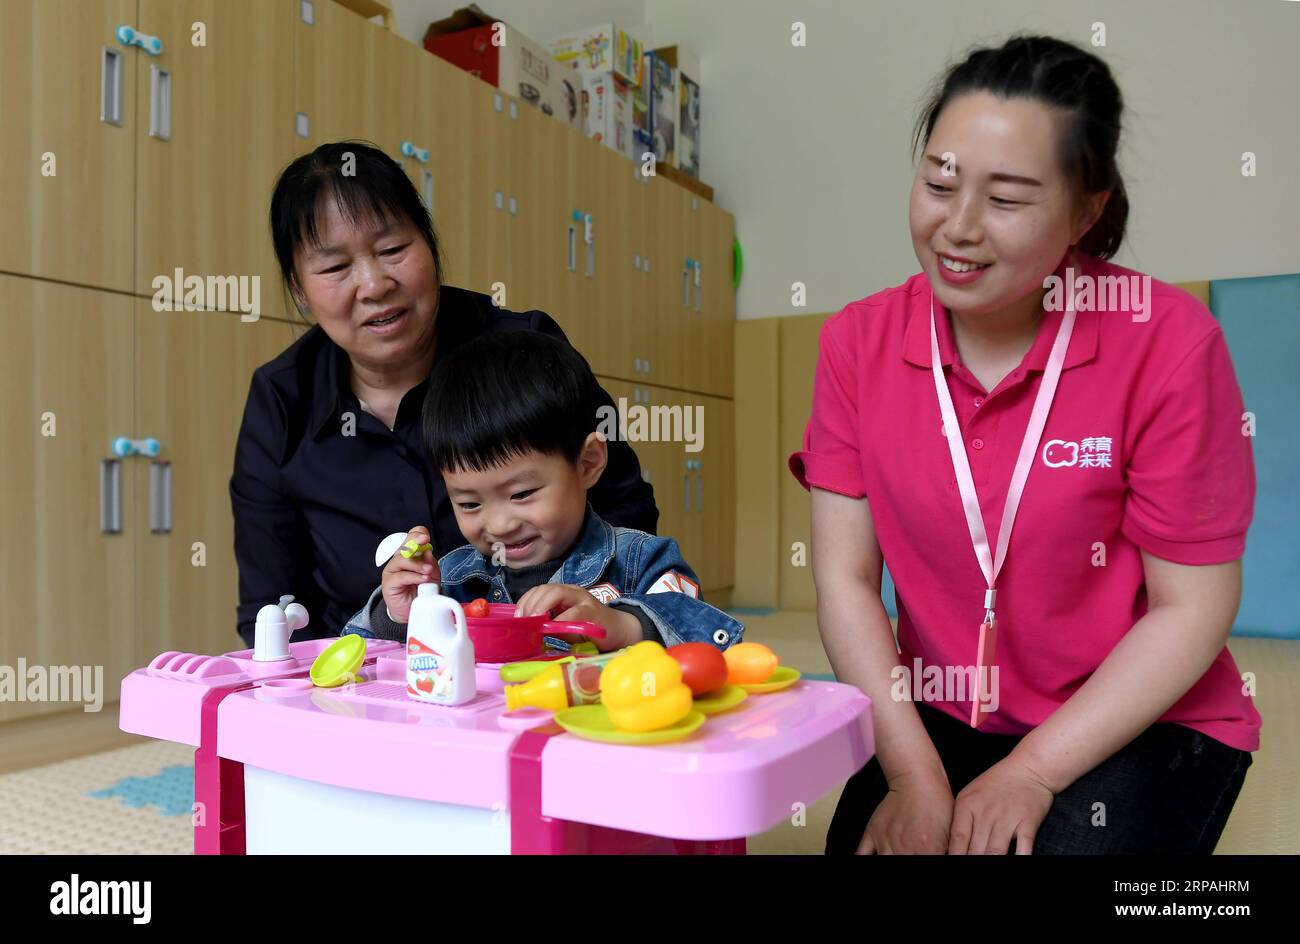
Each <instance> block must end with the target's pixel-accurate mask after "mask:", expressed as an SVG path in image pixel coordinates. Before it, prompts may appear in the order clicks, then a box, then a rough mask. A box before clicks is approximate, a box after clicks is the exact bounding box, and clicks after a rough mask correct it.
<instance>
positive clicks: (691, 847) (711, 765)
mask: <svg viewBox="0 0 1300 944" xmlns="http://www.w3.org/2000/svg"><path fill="white" fill-rule="evenodd" d="M332 641H333V640H328V639H326V640H312V641H309V642H302V643H294V644H292V645H291V647H290V651H291V652H292V654H293V656H294V658H293V659H290V660H287V661H284V662H275V663H255V662H253V661H252V659H251V656H252V651H251V650H245V651H242V652H234V653H229V654H227V655H225V656H201V655H194V654H192V653H174V652H173V653H163V654H162V655H160V656H159V657H158V658H156V659H154V660H153V662H151V663H150V664H149V666H148V667H146V668H143V669H137V670H136V671H134V672H132V673H131V674H130V675H128V676H127V677H126V678H125V679H123V681H122V698H121V717H120V721H119V724H120V727H121V729H122V730H123V731H127V732H130V733H132V734H141V735H145V736H147V737H154V738H159V739H162V740H168V741H176V742H179V743H182V744H191V745H193V746H194V747H195V748H197V750H196V751H195V761H194V791H195V796H194V798H195V824H196V825H195V830H194V850H195V852H198V853H243V852H248V853H268V852H274V853H280V852H283V853H295V852H321V853H324V852H354V853H366V852H377V853H378V852H448V853H492V852H496V853H566V852H633V853H636V852H668V853H674V852H676V853H730V852H744V851H745V837H747V836H753V835H756V834H758V833H762V832H764V831H766V830H768V829H771V828H772V827H773V826H775V825H776V824H778V823H779V822H781V821H782V820H785V819H787V818H789V817H790V816H791V815H792V814H793V813H794V812H795V811H797V810H798V809H800V808H801V807H800V805H802V806H805V807H806V806H808V805H811V804H812V803H814V802H815V801H816V800H818V799H820V798H821V797H822V796H824V795H825V794H826V793H827V792H829V791H830V790H832V789H834V787H836V786H837V785H838V784H840V783H842V782H844V781H845V780H847V779H848V778H849V777H850V776H852V775H853V773H854V772H856V771H857V770H858V769H859V768H860V767H861V766H862V765H863V764H865V763H866V762H867V760H868V759H869V758H870V757H871V755H872V752H873V742H872V734H871V712H870V701H869V700H868V699H867V697H866V696H865V695H863V694H862V693H861V692H860V691H858V690H857V689H856V688H853V687H852V686H849V685H840V684H835V683H831V682H817V681H800V682H797V683H796V684H795V685H794V686H793V687H791V688H789V689H787V690H785V691H782V692H775V693H772V694H768V695H751V696H750V697H749V698H748V699H747V700H746V701H745V702H743V703H742V704H741V705H740V706H739V707H737V708H735V709H734V710H732V711H729V712H726V713H724V714H719V715H714V716H712V717H710V718H709V719H708V721H707V722H706V723H705V725H704V726H703V727H702V728H700V730H699V731H697V732H696V733H695V734H693V735H692V736H691V737H689V738H687V739H686V740H684V741H680V742H678V743H674V744H664V745H656V746H626V745H615V744H600V743H594V742H591V741H585V740H582V739H580V738H577V737H575V736H573V735H571V734H567V733H565V732H564V731H563V729H561V728H560V727H559V726H558V725H556V724H554V723H553V722H551V721H550V720H549V719H548V718H546V717H543V718H542V719H541V721H540V723H539V721H538V719H537V718H533V719H532V720H523V721H521V720H519V719H517V718H514V717H512V716H511V715H509V714H507V713H506V710H505V699H504V698H503V697H502V696H501V695H500V694H499V691H500V686H499V684H497V685H495V686H494V685H493V684H492V676H493V675H494V674H495V668H493V669H491V670H489V671H487V672H486V673H485V672H484V671H482V670H480V693H479V695H478V696H477V697H476V698H475V699H474V701H472V702H470V703H469V704H467V705H462V706H459V707H456V708H446V707H440V706H436V705H424V704H420V703H418V702H415V701H412V700H410V699H408V698H407V697H406V696H405V681H404V676H401V677H400V679H399V676H398V670H399V668H400V667H401V657H402V652H401V648H402V647H401V646H400V644H398V643H390V642H380V641H378V640H368V641H367V653H366V656H367V658H366V664H365V668H364V669H363V670H362V679H363V680H362V681H361V682H359V683H357V684H355V685H347V686H344V687H342V688H335V689H323V688H315V687H313V686H312V684H311V682H310V681H309V680H307V677H306V676H307V670H308V669H309V668H310V667H311V663H312V660H313V659H314V658H315V656H316V655H317V654H318V653H319V652H320V651H321V650H322V649H323V648H324V647H325V646H326V645H328V644H329V643H330V642H332ZM484 683H486V684H484ZM493 688H495V689H496V690H495V691H494V690H492V689H493ZM528 725H533V726H532V727H528Z"/></svg>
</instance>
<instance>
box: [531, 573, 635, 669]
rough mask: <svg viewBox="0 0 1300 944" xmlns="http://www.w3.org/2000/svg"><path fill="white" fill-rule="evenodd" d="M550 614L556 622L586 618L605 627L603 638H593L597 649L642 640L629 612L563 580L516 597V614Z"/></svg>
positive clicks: (570, 638)
mask: <svg viewBox="0 0 1300 944" xmlns="http://www.w3.org/2000/svg"><path fill="white" fill-rule="evenodd" d="M544 613H554V614H555V615H554V616H552V617H551V618H552V619H554V620H556V621H564V622H567V621H570V620H586V621H588V622H592V623H598V624H599V625H601V626H604V627H605V632H606V636H605V638H604V639H593V640H591V642H594V643H595V644H596V648H597V649H599V650H600V651H601V652H612V651H614V650H616V649H622V648H624V647H626V646H631V645H634V644H635V643H638V642H641V641H642V638H643V637H642V633H641V622H640V620H638V619H637V618H636V617H635V616H633V615H632V614H631V613H625V612H623V611H622V610H615V609H613V608H611V607H608V606H606V605H605V604H603V603H601V602H600V601H599V600H597V599H596V598H595V597H593V596H592V595H591V594H590V593H588V592H587V591H586V590H584V589H583V588H582V587H576V586H573V585H572V584H567V583H543V584H539V585H537V586H536V587H533V589H531V590H529V591H528V592H527V593H525V594H524V595H523V596H521V597H520V598H519V602H518V604H516V606H515V615H516V616H540V615H542V614H544ZM559 638H561V639H564V640H566V641H569V642H584V641H586V640H587V637H586V636H576V635H569V634H564V635H560V637H559Z"/></svg>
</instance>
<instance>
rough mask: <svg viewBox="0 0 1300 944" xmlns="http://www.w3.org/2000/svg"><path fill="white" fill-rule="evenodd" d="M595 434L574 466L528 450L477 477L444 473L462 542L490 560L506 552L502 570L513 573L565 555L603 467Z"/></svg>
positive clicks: (602, 449) (603, 450)
mask: <svg viewBox="0 0 1300 944" xmlns="http://www.w3.org/2000/svg"><path fill="white" fill-rule="evenodd" d="M608 458H609V453H608V446H607V444H606V442H605V440H604V439H603V438H602V437H601V436H600V434H598V433H592V434H590V435H589V436H588V437H587V438H586V440H585V441H584V442H583V445H582V450H581V451H580V452H579V454H578V459H577V461H576V462H569V461H568V460H567V459H566V458H565V457H564V456H563V455H561V454H559V453H542V452H537V451H536V450H530V451H528V452H526V453H524V454H522V455H518V456H513V457H511V458H510V459H509V460H507V461H506V462H504V463H502V464H501V465H496V466H493V467H492V468H490V469H487V470H485V471H482V472H475V471H473V470H471V469H464V468H458V469H444V470H443V472H442V479H443V481H444V482H445V483H446V485H447V494H448V496H450V498H451V503H452V508H453V509H454V510H455V512H456V523H457V524H458V525H459V526H460V531H461V534H463V535H464V536H465V540H467V541H469V543H471V544H473V545H474V547H476V548H477V549H478V550H479V552H480V553H481V554H483V555H484V556H485V557H488V558H491V557H492V555H493V553H494V552H495V550H496V549H497V547H498V546H504V548H505V565H506V566H507V567H509V568H510V569H511V570H518V569H520V568H522V567H528V566H531V565H533V564H540V563H542V562H544V561H548V560H551V559H552V558H555V557H559V556H561V555H562V554H564V553H566V552H567V551H568V550H569V548H570V547H572V546H573V542H574V541H576V540H577V539H578V534H579V532H580V531H581V530H582V521H583V517H584V515H585V514H586V510H587V490H588V489H589V488H591V487H592V486H593V485H595V484H596V482H597V480H599V479H600V475H601V473H602V472H603V471H604V470H605V463H606V462H607V461H608Z"/></svg>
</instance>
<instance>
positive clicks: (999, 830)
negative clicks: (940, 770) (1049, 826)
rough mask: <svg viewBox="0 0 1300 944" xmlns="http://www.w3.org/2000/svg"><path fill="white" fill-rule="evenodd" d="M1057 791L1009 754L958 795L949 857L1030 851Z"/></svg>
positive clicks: (949, 844)
mask: <svg viewBox="0 0 1300 944" xmlns="http://www.w3.org/2000/svg"><path fill="white" fill-rule="evenodd" d="M1054 799H1055V794H1053V793H1052V790H1051V788H1050V787H1049V786H1048V785H1047V783H1046V782H1045V781H1044V780H1043V779H1042V778H1041V777H1039V776H1038V775H1037V774H1036V773H1035V772H1034V771H1033V770H1032V769H1031V768H1029V767H1028V766H1026V765H1025V764H1024V763H1022V762H1020V761H1019V760H1017V759H1016V758H1015V757H1014V756H1012V757H1007V758H1006V759H1005V760H1002V761H1000V762H998V763H996V764H994V765H993V766H992V767H990V768H989V769H988V770H986V771H984V773H982V774H980V775H979V776H978V777H976V778H975V779H974V780H972V781H971V782H970V783H969V784H968V785H967V786H966V788H965V789H964V790H962V791H961V792H960V793H958V794H957V800H956V802H955V803H954V805H953V813H952V826H951V828H950V830H949V840H948V853H949V854H950V855H964V854H966V853H970V854H972V855H984V854H987V855H1006V854H1007V852H1008V850H1009V849H1010V847H1011V841H1012V840H1013V839H1014V840H1015V842H1016V854H1017V855H1029V854H1030V853H1032V852H1033V848H1034V835H1035V833H1037V832H1038V827H1039V826H1041V825H1042V823H1043V820H1044V819H1046V818H1047V813H1048V811H1049V810H1051V808H1052V801H1053V800H1054Z"/></svg>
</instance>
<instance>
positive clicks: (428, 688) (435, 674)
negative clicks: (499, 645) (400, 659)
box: [406, 583, 476, 705]
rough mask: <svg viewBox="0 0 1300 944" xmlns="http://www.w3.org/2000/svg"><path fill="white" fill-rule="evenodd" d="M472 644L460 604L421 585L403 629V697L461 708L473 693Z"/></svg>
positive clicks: (432, 586)
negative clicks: (404, 652)
mask: <svg viewBox="0 0 1300 944" xmlns="http://www.w3.org/2000/svg"><path fill="white" fill-rule="evenodd" d="M475 691H476V689H475V684H474V644H473V643H472V642H471V641H470V638H469V629H468V626H467V624H466V622H465V612H464V610H462V609H461V608H460V604H459V603H457V602H456V601H455V600H453V599H451V598H450V597H445V596H442V595H440V594H439V593H438V585H437V584H436V583H422V584H420V588H419V589H418V590H417V591H416V594H415V600H413V601H412V603H411V617H410V622H409V623H408V624H407V628H406V697H408V698H414V699H417V700H418V701H423V702H428V703H430V704H434V705H461V704H464V703H465V702H467V701H469V700H470V699H472V698H473V697H474V694H475Z"/></svg>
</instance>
